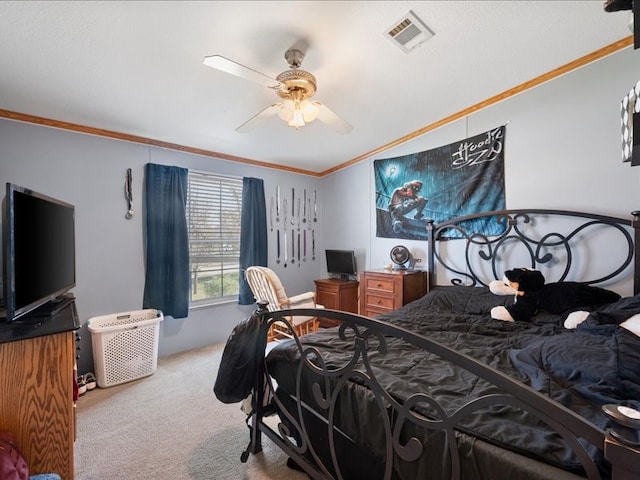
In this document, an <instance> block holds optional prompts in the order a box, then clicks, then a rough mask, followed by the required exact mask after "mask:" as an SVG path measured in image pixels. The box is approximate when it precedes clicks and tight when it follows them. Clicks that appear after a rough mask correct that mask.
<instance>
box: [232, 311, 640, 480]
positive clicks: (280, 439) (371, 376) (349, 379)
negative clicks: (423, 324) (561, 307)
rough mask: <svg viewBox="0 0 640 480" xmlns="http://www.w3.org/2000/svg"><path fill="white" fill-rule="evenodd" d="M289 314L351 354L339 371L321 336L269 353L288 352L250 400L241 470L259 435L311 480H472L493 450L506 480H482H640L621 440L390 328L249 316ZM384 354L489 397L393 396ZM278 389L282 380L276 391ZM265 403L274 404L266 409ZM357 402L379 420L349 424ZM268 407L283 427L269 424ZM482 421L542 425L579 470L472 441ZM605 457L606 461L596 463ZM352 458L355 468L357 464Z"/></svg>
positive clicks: (635, 453) (345, 318)
mask: <svg viewBox="0 0 640 480" xmlns="http://www.w3.org/2000/svg"><path fill="white" fill-rule="evenodd" d="M292 314H293V315H305V316H318V317H323V318H328V319H332V320H337V321H340V322H342V323H341V326H340V327H339V328H335V329H331V330H332V332H331V333H332V334H333V335H335V336H336V337H339V338H340V339H341V341H342V342H343V343H345V342H346V344H350V345H351V348H350V350H349V352H348V353H347V352H342V356H341V361H340V362H339V363H338V362H336V361H334V360H331V359H330V358H329V357H328V356H327V355H326V352H324V351H323V350H321V349H320V348H318V347H317V346H316V344H315V342H314V338H315V336H316V335H322V333H321V332H320V333H318V334H311V335H308V336H305V337H304V338H302V341H301V339H300V338H298V337H297V336H294V338H293V339H292V340H286V341H285V342H282V344H280V345H279V346H278V347H276V348H277V349H278V350H279V349H280V348H281V347H284V345H285V344H286V345H287V348H286V349H285V350H283V352H281V353H278V354H277V355H274V356H275V359H273V361H271V360H270V361H265V362H264V364H263V365H261V367H260V371H259V373H258V376H257V378H256V389H255V391H256V392H257V395H254V398H253V411H252V413H251V415H250V417H249V419H248V424H249V427H250V430H251V443H250V445H249V447H248V449H247V452H245V454H244V455H243V458H242V460H243V461H246V458H247V456H248V453H249V452H250V453H257V452H259V451H261V447H262V445H261V441H262V440H261V436H262V434H264V435H266V436H267V437H268V438H269V439H270V440H271V441H273V442H274V443H276V444H277V445H278V446H279V447H280V448H281V449H283V450H284V451H285V452H286V453H287V455H288V456H289V457H290V458H291V459H293V460H294V461H295V462H296V463H298V465H300V466H301V467H302V468H303V469H304V470H305V471H306V472H307V473H308V474H309V475H310V476H311V477H312V478H314V479H347V478H365V477H363V476H359V475H360V474H361V473H362V470H359V471H358V469H359V468H363V467H364V468H370V469H371V470H372V471H369V472H367V473H366V474H367V475H368V476H367V478H381V479H402V480H404V479H412V478H440V477H441V478H443V479H444V478H447V479H448V478H450V479H455V480H458V479H462V478H464V479H465V480H466V479H472V478H476V477H475V476H474V475H475V474H477V473H478V471H479V470H483V469H485V468H491V466H490V465H489V466H488V467H487V465H480V466H478V464H479V463H482V462H483V461H484V462H485V463H486V464H490V463H491V460H490V459H491V454H490V452H491V451H493V450H496V449H498V450H500V454H499V456H501V457H502V458H505V459H507V460H502V461H503V462H505V463H504V464H503V465H500V466H499V468H500V469H501V470H499V472H501V476H499V477H494V476H492V477H484V478H529V477H527V474H526V471H528V470H531V471H534V472H536V475H538V476H536V477H535V478H540V476H539V475H540V472H541V471H542V472H545V473H544V474H543V475H544V478H549V479H554V480H559V479H565V478H566V479H576V478H588V479H590V480H599V479H605V478H612V479H613V480H627V479H631V478H639V477H638V476H639V475H640V450H636V449H634V448H631V447H629V446H627V445H624V444H622V443H620V442H618V441H616V440H615V439H614V438H613V437H612V436H611V435H610V434H609V433H608V432H606V431H603V430H602V429H600V428H598V427H597V426H595V425H593V424H592V423H590V422H588V421H586V420H585V419H584V418H582V417H581V416H579V415H578V414H577V413H575V412H573V411H571V410H570V409H568V408H565V407H564V406H562V405H560V404H559V403H556V402H554V401H551V400H550V399H549V398H547V397H546V396H545V395H542V394H540V393H538V392H537V391H535V390H534V389H532V388H529V387H528V386H527V385H525V384H523V383H521V382H519V381H517V380H514V379H512V378H511V377H509V376H507V375H505V374H503V373H501V372H500V371H498V370H496V369H494V368H492V367H490V366H487V365H485V364H483V363H481V362H479V361H477V360H475V359H474V358H473V357H470V356H468V355H466V354H464V353H461V352H457V351H454V350H452V349H450V348H449V347H447V346H446V345H444V344H442V343H439V342H437V341H434V340H432V339H430V338H427V337H425V336H421V335H417V334H415V333H413V332H411V331H409V330H405V329H403V328H400V327H397V326H395V325H392V324H389V323H387V322H383V321H380V320H376V319H371V318H367V317H362V316H359V315H354V314H349V313H345V312H339V311H334V310H315V309H300V310H284V311H277V312H268V311H267V310H266V309H264V308H263V309H261V310H258V311H256V315H260V316H262V319H263V321H264V322H269V323H270V322H273V321H276V320H277V321H282V322H287V320H286V317H289V316H290V315H292ZM391 344H393V345H394V348H398V345H399V344H401V345H402V346H401V347H400V348H405V349H406V350H407V351H421V352H424V354H425V355H429V356H434V358H435V357H438V358H440V359H444V360H445V361H446V362H449V363H450V364H451V365H454V366H455V367H452V368H455V372H456V374H458V373H457V372H463V371H464V372H465V373H464V375H468V376H469V378H473V379H475V380H473V381H472V382H483V383H486V384H490V385H491V386H492V387H491V389H490V393H488V394H484V395H480V396H475V397H470V398H469V399H468V401H466V402H464V403H462V404H459V405H457V404H455V405H452V404H451V403H449V402H446V401H445V402H443V401H441V400H439V399H438V398H436V397H435V396H433V395H431V394H430V392H429V391H424V390H419V389H416V390H415V391H413V392H411V391H407V392H404V393H403V394H402V395H398V394H397V393H394V394H391V393H389V389H388V386H389V384H390V383H393V381H394V379H393V378H388V375H387V374H385V373H384V371H383V370H381V368H380V365H382V364H384V359H385V356H386V355H387V353H388V352H389V351H390V346H391ZM272 353H273V352H272ZM271 356H272V355H271V354H270V355H269V358H271ZM285 364H287V365H289V366H288V367H285ZM283 368H290V370H288V371H287V370H282V369H283ZM453 371H454V370H452V372H453ZM274 378H278V380H277V381H276V382H274V381H273V380H274ZM265 379H267V381H266V384H267V385H268V388H267V389H266V390H265V389H264V385H265ZM287 379H288V380H287ZM276 383H277V384H276ZM265 395H272V399H271V404H270V405H269V406H267V407H265V406H264V404H265V403H266V402H264V401H263V400H264V396H265ZM362 397H366V398H367V405H368V407H367V408H371V409H375V410H376V411H375V412H374V413H372V414H369V416H367V415H364V414H363V412H358V415H353V414H350V413H349V412H348V408H349V406H350V405H353V403H354V402H355V400H356V399H357V398H362ZM454 403H455V402H454ZM273 408H275V410H276V411H277V412H278V413H279V416H277V417H276V416H272V415H271V414H272V413H273ZM482 412H485V413H486V412H490V413H492V414H495V415H505V421H508V422H511V420H510V419H511V418H512V416H514V415H515V416H516V417H517V416H518V415H524V416H526V418H528V419H535V421H534V427H535V428H539V427H540V425H543V430H544V436H545V438H546V437H548V436H549V435H550V434H549V433H546V432H547V431H549V432H553V435H554V436H557V437H558V438H560V439H561V442H562V443H563V444H564V445H566V446H567V448H568V449H569V450H570V451H571V452H572V455H573V458H574V459H575V461H576V462H577V463H576V466H575V468H573V469H571V470H572V471H567V470H566V469H562V468H560V467H559V466H558V465H549V464H547V463H546V462H544V460H541V459H539V458H535V455H533V456H532V455H531V454H529V453H526V452H519V451H517V450H518V449H517V448H516V449H515V450H516V451H515V452H514V451H510V449H507V448H506V447H507V445H499V444H498V445H497V446H496V445H495V444H492V443H491V442H490V441H487V439H486V438H482V435H480V436H477V435H475V436H474V435H473V433H472V430H473V429H474V427H473V425H474V422H475V420H474V419H475V418H476V417H477V416H478V415H480V414H483V413H482ZM514 412H522V413H514ZM361 414H362V415H364V416H362V415H361ZM370 415H375V416H376V417H375V418H377V420H378V424H376V425H375V428H369V427H371V425H364V424H366V423H367V419H370V418H372V417H371V416H370ZM356 417H359V418H356ZM513 418H515V417H513ZM528 421H529V422H531V420H528ZM361 422H362V423H361ZM369 423H372V422H370V421H369ZM365 427H367V428H365ZM541 428H542V427H541ZM498 443H499V442H498ZM438 445H439V446H438ZM471 450H473V451H474V453H473V455H476V457H474V458H473V461H472V463H473V464H474V465H470V464H469V458H468V456H469V451H471ZM345 452H346V453H345ZM486 452H489V453H486ZM345 455H346V456H347V457H351V461H350V460H349V458H346V459H345ZM358 455H359V457H357V456H358ZM486 455H488V456H486ZM600 457H601V459H602V462H600V461H599V460H598V458H600ZM354 458H358V460H357V461H353V459H354ZM483 458H484V460H483ZM594 458H595V460H594ZM487 459H488V460H487ZM602 463H604V464H607V465H609V466H610V470H608V471H607V468H606V466H605V468H603V464H602ZM356 464H358V465H356ZM354 468H355V469H356V471H355V472H354ZM434 471H438V472H440V473H439V474H438V475H439V476H437V477H436V476H429V477H426V476H422V475H423V473H421V472H429V475H431V474H432V472H434ZM522 471H524V472H525V473H522ZM474 472H475V473H474ZM505 472H506V473H508V475H507V476H504V473H505ZM518 472H520V473H518ZM481 473H482V474H483V475H486V474H487V472H486V471H484V472H481ZM488 473H489V474H491V472H488ZM494 473H495V472H494ZM418 475H420V477H418ZM531 478H534V477H533V476H532V477H531Z"/></svg>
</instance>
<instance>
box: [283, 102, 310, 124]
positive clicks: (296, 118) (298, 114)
mask: <svg viewBox="0 0 640 480" xmlns="http://www.w3.org/2000/svg"><path fill="white" fill-rule="evenodd" d="M287 125H289V126H290V127H294V128H300V127H304V126H305V125H306V124H305V122H304V117H303V115H302V110H300V107H299V106H298V105H296V109H295V110H294V111H293V118H292V119H291V120H289V122H288V123H287Z"/></svg>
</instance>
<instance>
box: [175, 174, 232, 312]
mask: <svg viewBox="0 0 640 480" xmlns="http://www.w3.org/2000/svg"><path fill="white" fill-rule="evenodd" d="M188 178H189V185H188V192H187V225H188V229H189V266H190V271H191V288H190V294H189V303H190V305H191V306H192V307H194V306H201V305H210V304H214V303H219V302H221V301H226V300H232V299H233V300H235V299H237V296H238V290H239V275H240V261H239V257H240V215H241V206H242V179H241V178H231V177H223V176H218V175H215V174H204V173H197V172H191V171H189V177H188Z"/></svg>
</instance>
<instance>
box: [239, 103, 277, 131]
mask: <svg viewBox="0 0 640 480" xmlns="http://www.w3.org/2000/svg"><path fill="white" fill-rule="evenodd" d="M280 107H282V103H274V104H273V105H270V106H268V107H267V108H265V109H264V110H262V111H261V112H260V113H258V114H257V115H255V116H253V117H251V118H250V119H249V120H247V121H246V122H244V123H243V124H242V125H240V126H239V127H238V128H236V132H239V133H247V132H250V131H251V130H253V129H254V128H255V127H257V126H258V125H259V124H261V123H262V122H264V121H265V120H266V119H267V118H271V117H273V116H274V115H277V114H278V112H279V111H280Z"/></svg>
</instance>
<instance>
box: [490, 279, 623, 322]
mask: <svg viewBox="0 0 640 480" xmlns="http://www.w3.org/2000/svg"><path fill="white" fill-rule="evenodd" d="M489 290H491V292H492V293H494V294H496V295H513V296H514V297H515V301H514V303H513V304H512V305H509V306H506V307H504V306H497V307H493V308H492V309H491V318H495V319H497V320H503V321H506V322H513V321H516V322H528V321H529V320H531V317H533V316H534V315H535V314H536V313H538V311H539V310H544V311H546V312H549V313H553V314H565V313H569V312H570V311H573V310H577V309H580V310H584V309H585V308H586V307H594V306H597V305H603V304H605V303H612V302H616V301H618V300H619V299H620V295H618V294H617V293H615V292H612V291H610V290H605V289H603V288H599V287H594V286H591V285H587V284H585V283H579V282H556V283H545V278H544V275H542V273H541V272H539V271H538V270H532V269H530V268H514V269H513V270H507V271H506V272H504V278H503V280H494V281H493V282H490V283H489Z"/></svg>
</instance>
